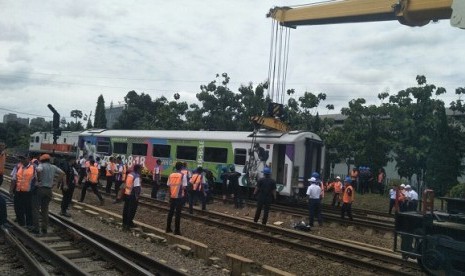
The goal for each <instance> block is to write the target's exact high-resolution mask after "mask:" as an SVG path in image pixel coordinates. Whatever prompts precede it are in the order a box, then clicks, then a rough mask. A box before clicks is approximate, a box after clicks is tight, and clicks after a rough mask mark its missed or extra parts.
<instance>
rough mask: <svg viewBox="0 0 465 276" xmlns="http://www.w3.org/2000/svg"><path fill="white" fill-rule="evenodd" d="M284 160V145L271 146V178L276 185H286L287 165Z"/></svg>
mask: <svg viewBox="0 0 465 276" xmlns="http://www.w3.org/2000/svg"><path fill="white" fill-rule="evenodd" d="M285 160H286V145H281V144H275V145H273V160H272V165H273V168H272V169H273V177H275V179H276V183H277V184H283V185H284V186H285V185H286V181H287V179H286V176H287V164H286V163H285Z"/></svg>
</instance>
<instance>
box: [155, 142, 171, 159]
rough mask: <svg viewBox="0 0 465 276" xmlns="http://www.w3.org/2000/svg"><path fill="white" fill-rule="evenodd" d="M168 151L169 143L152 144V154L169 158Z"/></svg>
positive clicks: (169, 151)
mask: <svg viewBox="0 0 465 276" xmlns="http://www.w3.org/2000/svg"><path fill="white" fill-rule="evenodd" d="M170 153H171V146H170V145H160V144H153V150H152V156H155V157H165V158H169V157H170Z"/></svg>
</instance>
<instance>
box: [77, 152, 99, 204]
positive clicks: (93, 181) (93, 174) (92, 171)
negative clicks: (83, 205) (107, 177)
mask: <svg viewBox="0 0 465 276" xmlns="http://www.w3.org/2000/svg"><path fill="white" fill-rule="evenodd" d="M94 164H95V161H94V160H90V166H89V167H88V168H87V180H86V183H85V184H84V187H82V190H81V199H80V200H79V202H84V198H85V197H86V192H87V188H89V187H91V188H92V191H93V192H94V194H95V195H96V196H97V197H98V199H99V200H100V205H103V204H104V200H103V198H102V195H100V192H99V191H98V187H97V186H98V176H99V172H98V168H97V167H96V166H94Z"/></svg>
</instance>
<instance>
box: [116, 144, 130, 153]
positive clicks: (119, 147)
mask: <svg viewBox="0 0 465 276" xmlns="http://www.w3.org/2000/svg"><path fill="white" fill-rule="evenodd" d="M113 153H119V154H126V153H128V143H118V142H115V143H113Z"/></svg>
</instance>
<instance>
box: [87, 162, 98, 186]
mask: <svg viewBox="0 0 465 276" xmlns="http://www.w3.org/2000/svg"><path fill="white" fill-rule="evenodd" d="M87 179H88V180H89V182H90V183H92V184H97V183H98V168H97V167H92V166H91V167H89V171H88V172H87Z"/></svg>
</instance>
